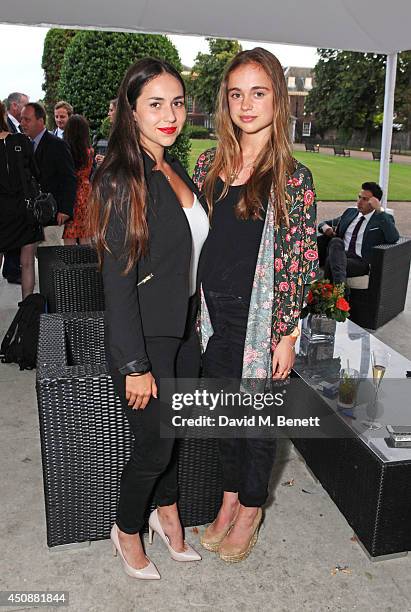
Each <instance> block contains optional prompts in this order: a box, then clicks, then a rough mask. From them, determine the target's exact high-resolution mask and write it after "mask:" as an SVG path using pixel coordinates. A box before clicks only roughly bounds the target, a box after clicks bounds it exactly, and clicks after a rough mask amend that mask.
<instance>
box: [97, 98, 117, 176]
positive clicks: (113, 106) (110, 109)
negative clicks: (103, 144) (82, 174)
mask: <svg viewBox="0 0 411 612" xmlns="http://www.w3.org/2000/svg"><path fill="white" fill-rule="evenodd" d="M116 110H117V98H114V99H113V100H110V105H109V107H108V112H107V117H108V120H109V122H110V125H111V126H112V125H113V123H114V119H115V116H116ZM94 160H95V162H96V166H97V167H98V166H100V164H102V163H103V161H104V155H102V154H101V153H97V155H96V156H95V158H94Z"/></svg>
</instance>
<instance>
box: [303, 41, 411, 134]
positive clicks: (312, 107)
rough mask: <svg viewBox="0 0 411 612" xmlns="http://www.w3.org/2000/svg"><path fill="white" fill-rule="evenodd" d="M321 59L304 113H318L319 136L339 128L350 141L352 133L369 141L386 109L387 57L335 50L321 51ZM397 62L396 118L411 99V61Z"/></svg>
mask: <svg viewBox="0 0 411 612" xmlns="http://www.w3.org/2000/svg"><path fill="white" fill-rule="evenodd" d="M318 53H319V55H320V60H319V62H318V63H317V65H316V66H315V68H314V74H315V82H314V87H313V89H312V90H311V92H310V94H309V96H308V98H307V102H306V105H305V110H306V112H308V113H313V114H315V122H316V127H317V129H318V131H319V132H320V133H322V134H323V133H324V132H325V131H326V130H328V129H331V128H338V129H339V130H340V132H341V131H342V132H344V135H345V138H349V137H350V136H351V133H352V131H353V130H363V131H364V133H365V136H366V141H368V140H369V138H370V137H371V135H372V134H373V133H374V132H375V129H376V127H378V124H379V120H380V117H381V113H382V112H383V106H384V83H385V64H386V57H385V55H377V54H375V53H357V52H354V51H339V50H336V49H318ZM406 56H407V54H401V55H400V57H399V62H398V72H397V87H396V98H395V112H396V115H397V116H398V117H399V116H402V115H404V111H405V107H406V103H407V100H408V97H407V95H406V93H405V90H406V89H407V87H409V85H408V86H407V84H406V81H407V76H406V75H407V69H408V68H407V66H408V65H409V58H407V57H406Z"/></svg>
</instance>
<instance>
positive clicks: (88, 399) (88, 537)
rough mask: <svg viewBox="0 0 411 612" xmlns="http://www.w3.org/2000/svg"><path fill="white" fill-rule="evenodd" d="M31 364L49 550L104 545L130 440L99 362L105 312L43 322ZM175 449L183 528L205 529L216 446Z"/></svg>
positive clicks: (186, 443) (217, 487)
mask: <svg viewBox="0 0 411 612" xmlns="http://www.w3.org/2000/svg"><path fill="white" fill-rule="evenodd" d="M37 361H38V363H37V380H36V389H37V399H38V408H39V419H40V436H41V453H42V462H43V478H44V493H45V506H46V523H47V543H48V546H50V547H54V546H58V545H63V544H73V543H79V542H86V541H92V540H99V539H103V538H107V537H108V536H109V533H110V528H111V526H112V524H113V522H114V519H115V511H116V504H117V496H118V488H119V478H120V475H121V472H122V469H123V466H124V464H125V462H126V461H127V459H128V457H129V454H130V449H131V444H132V437H131V433H130V431H129V428H128V424H127V422H126V420H125V418H124V417H123V414H122V409H121V406H120V403H119V401H118V399H117V398H116V396H115V393H114V389H113V385H112V381H111V377H110V375H109V374H108V371H107V367H106V363H105V357H104V313H101V312H100V313H99V312H90V313H82V314H79V313H71V314H46V315H42V317H41V324H40V338H39V350H38V358H37ZM177 444H178V464H179V485H180V503H179V509H180V515H181V519H182V522H183V524H184V525H185V526H190V525H201V524H204V523H208V522H210V521H212V520H213V519H214V518H215V515H216V514H217V511H218V508H219V505H220V503H221V497H222V481H221V472H220V464H219V460H218V450H217V444H216V440H208V439H184V440H179V441H177ZM153 501H155V500H153Z"/></svg>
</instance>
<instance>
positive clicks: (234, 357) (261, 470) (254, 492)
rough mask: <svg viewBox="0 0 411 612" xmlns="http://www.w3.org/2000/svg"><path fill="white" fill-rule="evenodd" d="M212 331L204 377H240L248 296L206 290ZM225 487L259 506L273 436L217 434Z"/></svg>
mask: <svg viewBox="0 0 411 612" xmlns="http://www.w3.org/2000/svg"><path fill="white" fill-rule="evenodd" d="M205 298H206V302H207V307H208V310H209V313H210V319H211V324H212V326H213V330H214V334H213V335H212V336H211V338H210V340H209V341H208V344H207V349H206V352H205V354H204V357H203V376H204V378H236V379H238V380H240V379H241V373H242V365H243V353H244V342H245V336H246V330H247V318H248V310H249V305H250V304H249V300H248V299H244V298H241V297H235V296H231V295H225V294H221V293H216V292H213V291H205ZM218 444H219V452H220V459H221V464H222V470H223V485H224V491H232V492H235V493H238V498H239V500H240V503H241V504H242V505H243V506H250V507H261V506H262V505H263V504H264V503H265V502H266V500H267V496H268V483H269V480H270V475H271V471H272V468H273V464H274V459H275V450H276V440H275V439H256V438H224V439H223V438H220V439H219V440H218Z"/></svg>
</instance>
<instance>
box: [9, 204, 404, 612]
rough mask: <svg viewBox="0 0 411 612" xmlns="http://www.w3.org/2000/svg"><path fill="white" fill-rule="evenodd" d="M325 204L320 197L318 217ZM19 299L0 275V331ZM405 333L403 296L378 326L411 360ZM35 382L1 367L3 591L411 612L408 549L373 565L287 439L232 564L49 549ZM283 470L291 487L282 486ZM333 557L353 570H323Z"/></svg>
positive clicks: (227, 607)
mask: <svg viewBox="0 0 411 612" xmlns="http://www.w3.org/2000/svg"><path fill="white" fill-rule="evenodd" d="M338 206H340V205H338ZM341 207H343V205H341ZM329 210H331V207H329V205H326V204H321V205H320V216H321V215H323V214H324V215H325V216H327V215H328V211H329ZM18 299H19V290H18V288H17V287H14V286H9V285H7V284H6V283H5V282H4V281H3V280H1V281H0V337H2V336H3V333H4V331H5V329H6V327H7V326H8V324H9V322H10V320H11V318H12V316H13V314H14V312H15V305H16V303H17V301H18ZM410 330H411V296H410V295H409V296H408V302H407V308H406V311H405V312H404V313H402V314H401V315H400V316H399V317H397V318H396V319H395V320H394V321H392V322H390V323H388V324H387V325H385V326H384V327H383V328H381V329H380V330H378V333H377V335H378V337H380V338H381V339H383V340H384V341H385V342H386V343H387V344H389V345H390V346H393V347H394V348H395V349H397V350H398V351H400V352H402V353H404V354H405V355H407V357H408V358H411V331H410ZM34 381H35V373H34V372H20V371H19V370H18V368H17V366H14V365H1V364H0V465H1V479H0V500H1V504H0V538H1V540H0V541H1V545H2V550H1V555H0V590H11V589H16V590H30V589H41V590H46V589H48V590H59V589H64V590H68V591H69V592H70V609H71V610H74V611H75V612H83V611H84V612H88V611H90V612H92V611H102V612H103V611H104V612H131V611H134V610H135V611H138V612H163V611H164V612H166V611H167V612H169V611H172V612H174V611H179V612H181V611H186V610H187V611H189V610H190V611H191V610H199V611H202V612H207V611H209V610H212V609H214V610H218V611H221V612H223V611H224V612H226V611H231V610H232V611H236V612H237V611H247V612H248V611H249V610H256V611H258V612H260V611H262V612H271V611H275V612H277V611H278V612H283V611H284V612H285V611H287V612H300V611H304V612H305V611H312V612H323V611H332V612H338V611H344V612H345V611H347V612H348V611H352V610H356V611H359V612H368V611H384V612H394V611H396V612H397V611H398V612H406V611H410V610H411V603H410V601H411V581H410V572H411V556H408V557H404V558H400V559H394V560H390V561H384V562H379V563H372V562H370V561H369V560H368V558H367V557H366V556H365V555H364V553H363V552H362V550H361V549H360V546H359V544H358V543H356V542H355V541H353V540H352V539H351V538H352V535H353V534H352V531H351V529H350V527H349V525H348V524H347V523H346V521H345V519H344V518H343V516H342V515H341V514H340V512H339V511H338V509H337V508H336V506H335V505H334V504H333V502H332V501H331V500H330V499H329V497H328V495H327V494H326V493H325V492H324V490H323V489H322V488H321V487H320V486H319V485H317V484H316V483H315V482H314V481H313V480H312V478H311V476H310V474H309V473H308V471H307V469H306V468H305V465H304V463H303V462H302V461H301V460H300V459H299V458H298V456H297V455H296V453H295V452H294V450H293V447H292V446H291V445H290V444H288V443H284V444H281V447H280V452H279V455H278V460H277V462H276V466H275V470H274V474H273V483H272V490H273V497H272V499H271V501H270V503H269V504H268V507H267V509H266V518H265V522H264V525H263V528H262V530H261V533H260V537H259V542H258V544H257V547H256V548H255V550H254V552H253V553H252V555H251V556H250V557H249V558H248V559H247V560H246V561H244V562H243V563H241V564H238V565H233V566H230V565H225V564H223V563H222V562H220V561H219V560H218V558H217V557H216V556H214V555H213V554H211V553H207V552H206V551H204V558H203V561H202V562H201V563H199V564H178V563H176V562H173V561H172V560H171V559H170V558H168V556H167V554H166V552H165V550H164V548H163V547H162V546H161V543H160V542H159V540H158V538H157V539H156V540H155V542H154V544H153V547H152V549H150V551H149V554H150V555H151V556H152V558H153V560H154V561H155V563H156V564H157V565H158V567H159V569H160V572H161V574H162V580H161V581H159V582H155V583H150V582H148V583H144V582H141V581H133V580H132V579H130V578H128V577H127V576H126V575H125V574H124V573H123V572H122V569H121V567H120V562H119V560H118V559H115V558H113V557H112V556H111V547H110V543H109V542H108V541H101V542H98V543H93V544H92V545H91V546H90V547H88V548H81V549H77V550H71V551H64V552H63V551H56V550H52V551H50V550H49V549H48V548H47V546H46V536H45V516H44V503H43V489H42V472H41V456H40V442H39V432H38V418H37V408H36V397H35V389H34ZM292 478H293V479H294V480H295V484H294V486H292V487H288V486H281V483H283V482H285V481H288V480H290V479H292ZM302 489H306V490H308V491H310V492H311V493H312V494H307V493H304V492H303V491H302ZM187 536H188V540H189V541H190V542H191V543H193V544H195V542H196V541H197V539H198V535H197V534H196V533H194V532H193V531H192V530H188V534H187ZM336 565H340V566H345V565H347V566H349V568H350V570H351V573H350V574H344V573H338V574H337V575H332V574H331V571H332V569H333V568H334V567H335V566H336ZM3 609H4V610H12V608H8V607H5V608H3ZM13 609H16V608H13ZM20 609H25V610H27V609H31V608H30V606H27V605H25V606H22V607H21V608H20Z"/></svg>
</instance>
